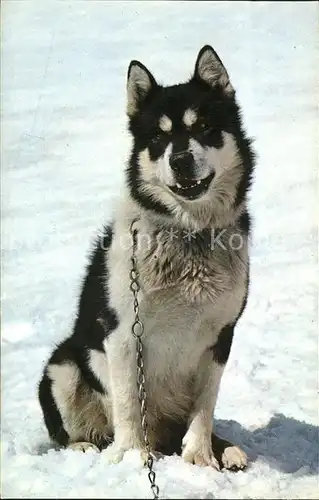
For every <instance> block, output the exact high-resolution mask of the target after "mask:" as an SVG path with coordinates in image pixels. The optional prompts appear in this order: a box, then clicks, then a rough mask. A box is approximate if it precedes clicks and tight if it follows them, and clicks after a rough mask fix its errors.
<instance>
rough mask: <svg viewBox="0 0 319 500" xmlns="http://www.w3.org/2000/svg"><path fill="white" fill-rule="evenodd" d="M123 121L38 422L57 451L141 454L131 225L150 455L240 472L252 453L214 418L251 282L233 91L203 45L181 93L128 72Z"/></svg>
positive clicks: (248, 168) (248, 165)
mask: <svg viewBox="0 0 319 500" xmlns="http://www.w3.org/2000/svg"><path fill="white" fill-rule="evenodd" d="M127 115H128V120H129V130H130V133H131V136H132V151H131V155H130V158H129V161H128V164H127V167H126V178H125V179H126V181H125V185H124V186H123V192H122V196H121V200H120V203H119V205H118V207H117V209H116V210H115V212H114V217H113V219H112V222H111V223H110V224H109V225H108V226H107V227H105V229H104V232H103V235H102V236H101V237H100V238H98V241H97V243H96V246H95V249H94V251H93V253H92V256H91V259H90V263H89V266H88V269H87V273H86V277H85V281H84V284H83V288H82V293H81V297H80V301H79V312H78V315H77V318H76V321H75V325H74V329H73V332H72V334H71V335H70V336H69V337H68V338H67V339H66V340H64V341H63V342H62V343H61V344H60V345H58V347H57V348H56V349H55V350H54V352H53V353H52V355H51V357H50V359H49V361H48V363H47V364H46V367H45V369H44V374H43V377H42V380H41V382H40V385H39V399H40V404H41V407H42V411H43V416H44V421H45V424H46V427H47V429H48V432H49V435H50V437H51V438H52V439H53V440H54V441H55V442H57V443H58V444H60V445H62V446H73V447H75V448H80V449H86V448H87V447H88V446H91V445H92V446H95V447H97V448H98V449H103V452H102V453H103V455H104V454H105V457H106V460H107V462H112V461H113V462H117V461H119V460H121V459H122V457H123V455H124V453H125V452H126V451H127V450H129V449H131V448H135V449H139V450H140V451H141V454H142V456H143V453H144V451H145V450H144V440H143V434H142V431H141V420H140V407H139V400H138V390H137V368H136V348H135V342H136V341H135V339H134V337H133V335H132V324H133V323H134V318H135V315H134V308H133V294H132V290H131V289H130V286H131V277H130V273H131V270H132V260H131V258H132V252H133V238H132V232H131V224H132V222H133V221H134V220H135V219H136V222H135V223H134V226H133V227H134V234H135V236H136V238H135V243H136V245H135V246H136V262H137V271H138V281H139V285H140V291H139V293H138V304H139V316H140V320H141V321H142V322H143V325H144V333H143V337H142V339H143V343H144V358H143V360H144V369H145V377H146V382H145V383H146V393H147V404H148V413H147V417H148V428H149V441H150V446H151V448H152V450H154V452H160V453H162V454H163V453H164V454H173V453H179V454H181V456H182V458H183V459H185V460H186V461H187V462H190V463H194V464H197V465H201V466H213V467H215V468H217V469H218V468H228V469H242V468H244V467H245V466H246V464H247V457H246V455H245V453H244V452H243V451H242V450H240V449H239V447H237V446H235V445H233V444H231V443H229V442H228V441H225V440H223V439H222V438H220V437H217V436H216V434H215V433H214V430H213V420H212V417H213V413H214V408H215V404H216V399H217V395H218V390H219V385H220V380H221V376H222V373H223V370H224V367H225V364H226V362H227V359H228V357H229V353H230V349H231V344H232V339H233V334H234V328H235V326H236V323H237V321H238V320H239V318H240V317H241V314H242V312H243V310H244V308H245V305H246V301H247V293H248V284H249V256H248V242H249V231H250V216H249V213H248V208H247V193H248V191H249V188H250V185H251V181H252V172H253V166H254V155H253V152H252V149H251V141H250V140H249V139H248V138H247V137H246V134H245V132H244V130H243V126H242V121H241V115H240V109H239V105H238V103H237V101H236V98H235V91H234V88H233V86H232V84H231V82H230V80H229V76H228V73H227V71H226V69H225V67H224V66H223V64H222V62H221V60H220V59H219V57H218V56H217V54H216V53H215V51H214V50H213V49H212V47H210V46H208V45H206V46H205V47H203V48H202V49H201V50H200V52H199V54H198V56H197V60H196V64H195V69H194V73H193V75H192V77H191V78H190V79H189V81H187V82H186V83H182V84H178V85H173V86H162V85H160V84H158V83H157V82H156V80H155V78H154V76H153V75H152V74H151V73H150V71H149V70H148V69H147V68H146V67H145V66H144V65H143V64H141V63H140V62H138V61H132V62H131V63H130V66H129V69H128V76H127Z"/></svg>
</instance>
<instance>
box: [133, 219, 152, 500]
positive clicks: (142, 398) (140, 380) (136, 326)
mask: <svg viewBox="0 0 319 500" xmlns="http://www.w3.org/2000/svg"><path fill="white" fill-rule="evenodd" d="M137 220H138V219H134V220H133V222H132V223H131V226H130V233H131V235H132V240H133V248H132V256H131V263H132V267H131V271H130V279H131V284H130V289H131V291H132V293H133V297H134V300H133V309H134V313H135V318H134V321H133V324H132V334H133V337H134V338H135V339H136V364H137V386H138V399H139V402H140V411H141V426H142V431H143V437H144V444H145V448H146V452H147V467H148V470H149V472H148V479H149V481H150V483H151V489H152V492H153V496H154V499H155V500H158V499H159V487H158V486H157V484H156V482H155V479H156V475H155V471H154V468H153V464H154V458H153V456H152V453H151V448H150V443H149V439H148V424H147V395H146V389H145V373H144V361H143V343H142V339H141V337H142V335H143V333H144V324H143V322H142V321H141V320H140V317H139V303H138V297H137V295H138V292H139V291H140V284H139V273H138V268H137V259H136V247H137V229H134V224H135V223H136V222H137Z"/></svg>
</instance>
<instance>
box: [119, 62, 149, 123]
mask: <svg viewBox="0 0 319 500" xmlns="http://www.w3.org/2000/svg"><path fill="white" fill-rule="evenodd" d="M156 87H157V83H156V81H155V78H154V77H153V75H152V74H151V73H150V71H148V69H147V68H146V67H145V66H144V65H143V64H142V63H140V62H139V61H131V63H130V65H129V68H128V72H127V86H126V90H127V107H126V112H127V114H128V116H130V117H132V116H134V115H135V113H137V111H138V110H139V108H140V105H141V103H142V102H143V101H144V99H145V98H146V97H147V95H148V94H149V93H150V92H151V91H152V90H154V89H155V88H156Z"/></svg>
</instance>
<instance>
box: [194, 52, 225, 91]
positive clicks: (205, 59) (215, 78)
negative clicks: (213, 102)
mask: <svg viewBox="0 0 319 500" xmlns="http://www.w3.org/2000/svg"><path fill="white" fill-rule="evenodd" d="M193 78H194V79H196V80H199V81H202V82H205V83H207V84H208V85H209V86H210V87H216V86H220V87H221V88H222V89H223V91H224V92H225V94H228V95H233V94H234V88H233V87H232V85H231V83H230V81H229V76H228V73H227V71H226V69H225V67H224V65H223V63H222V62H221V60H220V59H219V57H218V55H217V54H216V52H215V51H214V49H213V48H212V47H211V46H210V45H205V46H204V47H203V48H202V49H201V50H200V51H199V54H198V56H197V60H196V64H195V72H194V77H193Z"/></svg>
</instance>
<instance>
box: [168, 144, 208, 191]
mask: <svg viewBox="0 0 319 500" xmlns="http://www.w3.org/2000/svg"><path fill="white" fill-rule="evenodd" d="M169 164H170V167H171V169H172V171H173V172H174V174H175V178H176V184H174V185H173V186H168V187H169V188H170V190H171V191H173V193H175V194H178V195H179V196H182V197H183V198H186V199H189V200H195V199H196V198H199V197H200V196H203V195H204V194H205V193H206V191H207V190H208V188H209V186H210V183H211V182H212V180H213V178H214V176H215V172H212V173H211V174H210V175H208V176H207V177H205V178H203V179H196V176H195V167H196V165H195V160H194V156H193V155H192V153H191V152H189V151H184V152H181V153H175V154H172V155H171V156H170V158H169Z"/></svg>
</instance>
